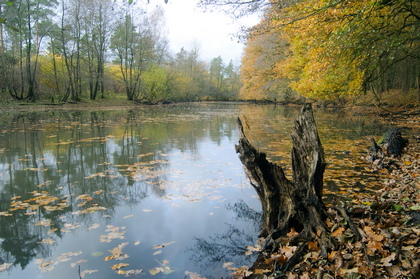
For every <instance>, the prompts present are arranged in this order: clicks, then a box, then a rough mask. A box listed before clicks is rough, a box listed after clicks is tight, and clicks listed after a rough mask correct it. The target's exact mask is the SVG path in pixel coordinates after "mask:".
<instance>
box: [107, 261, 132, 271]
mask: <svg viewBox="0 0 420 279" xmlns="http://www.w3.org/2000/svg"><path fill="white" fill-rule="evenodd" d="M128 265H129V264H127V263H119V264H114V265H113V266H112V267H111V269H112V270H116V269H120V268H123V267H125V266H128Z"/></svg>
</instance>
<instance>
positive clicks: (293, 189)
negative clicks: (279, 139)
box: [236, 104, 334, 255]
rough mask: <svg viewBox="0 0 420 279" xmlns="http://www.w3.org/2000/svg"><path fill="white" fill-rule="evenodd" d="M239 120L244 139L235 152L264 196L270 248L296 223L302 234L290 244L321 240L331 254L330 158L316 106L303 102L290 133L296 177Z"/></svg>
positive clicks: (265, 221) (303, 243) (264, 226)
mask: <svg viewBox="0 0 420 279" xmlns="http://www.w3.org/2000/svg"><path fill="white" fill-rule="evenodd" d="M238 124H239V126H240V130H241V138H240V140H239V144H238V145H236V152H237V153H239V158H240V160H241V162H242V163H243V165H244V166H245V168H246V170H247V173H248V175H249V177H250V178H251V183H252V185H253V187H254V188H255V190H256V192H257V194H258V196H259V198H260V200H261V204H262V211H263V222H262V226H263V230H262V234H263V236H266V245H265V247H264V249H265V251H271V252H273V251H274V250H276V249H277V246H278V245H277V243H278V241H277V240H278V239H280V238H281V237H285V236H286V234H287V233H288V232H289V231H290V230H291V229H292V228H293V229H294V230H295V231H296V232H297V233H298V234H297V235H295V236H294V237H292V239H290V243H295V244H300V245H305V244H306V243H307V242H309V241H318V243H319V247H320V248H321V255H326V253H327V250H328V249H329V248H332V247H333V246H334V243H333V241H332V238H331V236H330V233H329V231H328V228H327V226H326V223H325V221H326V218H327V208H326V206H325V205H324V203H323V201H322V189H323V175H324V170H325V167H326V162H325V159H324V149H323V147H322V145H321V142H320V140H319V136H318V131H317V127H316V124H315V119H314V116H313V112H312V106H311V105H310V104H305V105H304V106H303V108H302V110H301V113H300V116H299V119H298V120H296V121H295V126H294V131H293V133H292V135H291V138H292V144H293V147H292V151H291V156H292V170H293V177H292V181H290V180H289V179H287V178H286V176H285V173H284V171H283V169H282V167H281V166H279V165H277V164H275V163H272V162H269V161H268V160H267V159H266V154H265V153H263V152H259V151H258V150H256V149H255V148H254V147H253V146H252V145H251V144H250V142H249V141H248V139H247V138H246V136H245V133H244V130H243V126H242V123H241V120H240V119H239V118H238Z"/></svg>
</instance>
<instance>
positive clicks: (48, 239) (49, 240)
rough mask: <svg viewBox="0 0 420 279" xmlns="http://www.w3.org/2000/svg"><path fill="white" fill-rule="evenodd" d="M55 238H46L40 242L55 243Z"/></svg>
mask: <svg viewBox="0 0 420 279" xmlns="http://www.w3.org/2000/svg"><path fill="white" fill-rule="evenodd" d="M54 243H55V240H54V239H51V238H45V239H43V240H41V241H39V242H38V244H54Z"/></svg>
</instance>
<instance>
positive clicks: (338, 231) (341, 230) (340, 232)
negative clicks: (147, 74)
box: [331, 227, 345, 237]
mask: <svg viewBox="0 0 420 279" xmlns="http://www.w3.org/2000/svg"><path fill="white" fill-rule="evenodd" d="M344 231H345V229H344V228H342V227H340V228H338V229H336V230H335V231H333V232H332V233H331V235H332V236H333V237H337V236H339V235H341V234H342V233H343V232H344Z"/></svg>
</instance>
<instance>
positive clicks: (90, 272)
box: [80, 269, 98, 278]
mask: <svg viewBox="0 0 420 279" xmlns="http://www.w3.org/2000/svg"><path fill="white" fill-rule="evenodd" d="M95 272H98V270H97V269H89V270H83V271H82V272H81V273H80V277H82V278H85V276H86V274H92V273H95Z"/></svg>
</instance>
